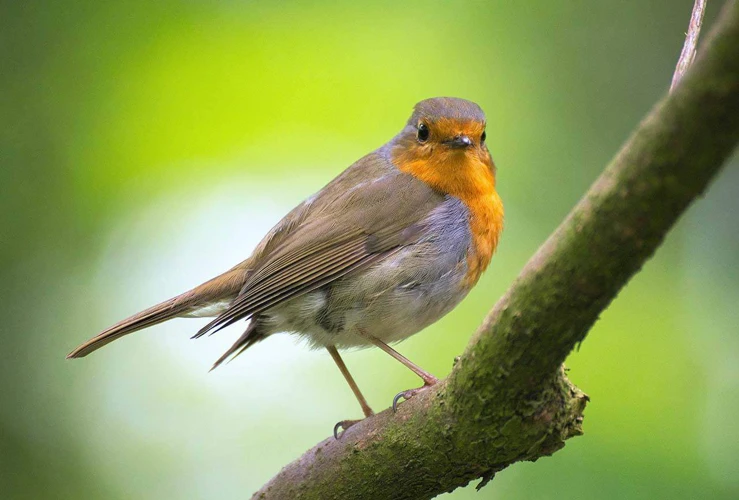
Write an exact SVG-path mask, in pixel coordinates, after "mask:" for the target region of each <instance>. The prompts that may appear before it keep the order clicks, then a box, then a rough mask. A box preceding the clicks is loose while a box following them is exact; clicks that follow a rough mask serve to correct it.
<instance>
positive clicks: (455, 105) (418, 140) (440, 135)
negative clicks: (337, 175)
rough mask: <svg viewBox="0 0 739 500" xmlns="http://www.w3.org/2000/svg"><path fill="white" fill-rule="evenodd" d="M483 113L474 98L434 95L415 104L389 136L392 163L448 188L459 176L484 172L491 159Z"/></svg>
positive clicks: (488, 169)
mask: <svg viewBox="0 0 739 500" xmlns="http://www.w3.org/2000/svg"><path fill="white" fill-rule="evenodd" d="M485 139H486V137H485V114H484V113H483V112H482V109H480V106H478V105H477V104H475V103H474V102H471V101H467V100H465V99H458V98H455V97H435V98H433V99H426V100H424V101H421V102H419V103H418V104H416V106H415V108H414V109H413V114H412V115H411V117H410V119H409V120H408V123H407V124H406V126H405V128H404V129H403V130H402V131H401V132H400V134H398V136H397V137H396V138H395V139H394V141H393V144H392V149H391V156H392V159H393V163H395V165H396V166H397V167H398V168H400V169H401V170H403V171H405V172H408V173H410V174H412V175H414V176H416V177H419V178H421V179H423V180H425V181H427V182H429V183H430V184H432V185H433V186H434V187H435V188H437V189H441V190H443V191H445V192H452V191H454V189H452V188H453V187H454V186H457V185H459V184H460V183H464V184H468V182H463V181H473V182H478V181H480V180H481V179H483V178H487V177H489V178H490V179H491V180H492V182H493V184H494V179H493V174H494V169H495V167H494V165H493V160H492V158H491V157H490V152H489V151H488V148H487V145H486V144H485Z"/></svg>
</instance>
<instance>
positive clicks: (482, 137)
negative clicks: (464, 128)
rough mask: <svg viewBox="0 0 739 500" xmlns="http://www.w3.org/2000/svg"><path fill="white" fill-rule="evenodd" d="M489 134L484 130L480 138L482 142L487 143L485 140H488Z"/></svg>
mask: <svg viewBox="0 0 739 500" xmlns="http://www.w3.org/2000/svg"><path fill="white" fill-rule="evenodd" d="M487 137H488V134H487V132H485V131H484V130H483V131H482V135H481V136H480V142H485V139H487Z"/></svg>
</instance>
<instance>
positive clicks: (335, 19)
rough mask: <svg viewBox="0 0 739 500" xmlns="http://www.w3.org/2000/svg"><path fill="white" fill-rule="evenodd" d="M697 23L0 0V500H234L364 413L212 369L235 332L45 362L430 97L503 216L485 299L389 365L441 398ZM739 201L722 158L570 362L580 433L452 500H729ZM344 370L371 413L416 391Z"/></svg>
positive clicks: (229, 245) (150, 340)
mask: <svg viewBox="0 0 739 500" xmlns="http://www.w3.org/2000/svg"><path fill="white" fill-rule="evenodd" d="M692 3H693V2H692V1H691V0H679V1H678V0H659V1H658V0H649V1H645V0H630V1H626V2H613V1H612V2H586V1H574V0H573V1H561V2H551V1H548V0H538V1H529V2H507V1H502V0H499V1H493V2H454V3H452V2H443V1H426V2H415V1H408V2H390V1H388V2H325V3H321V2H289V1H285V2H246V1H236V0H228V1H227V0H223V1H217V0H213V1H207V2H206V1H195V0H189V1H184V0H182V1H171V0H168V1H160V2H147V1H141V0H135V1H128V2H118V3H110V4H104V3H101V2H93V1H80V2H60V1H58V2H51V1H46V2H43V1H24V2H8V1H4V2H2V7H0V8H1V9H2V10H1V11H0V26H1V29H0V221H1V222H0V257H1V258H0V280H1V282H0V284H1V286H2V301H0V314H1V317H2V327H0V328H1V332H2V333H1V335H2V337H1V338H0V340H1V341H2V343H1V346H2V347H1V348H0V377H1V379H0V380H2V383H1V384H0V391H1V392H0V398H1V399H0V497H2V498H10V499H15V498H58V499H67V498H69V499H72V498H74V499H79V498H106V499H108V498H121V499H129V498H150V499H159V498H229V499H230V498H234V499H236V498H246V497H248V496H249V494H251V492H253V491H254V490H256V489H257V488H258V487H259V486H260V485H262V484H263V483H264V482H265V481H267V480H268V479H269V478H270V477H271V476H272V475H274V474H275V473H276V472H277V471H278V470H279V469H280V467H281V466H282V465H284V464H286V463H287V462H289V461H291V460H292V459H294V458H296V457H297V456H299V455H300V454H301V453H302V452H303V451H304V450H306V449H307V448H309V447H310V446H312V445H313V444H314V443H316V442H318V441H319V440H321V439H323V438H324V437H326V436H327V435H328V434H329V433H330V430H331V427H332V426H333V424H334V423H335V422H336V421H337V420H340V419H344V418H352V417H358V416H360V414H359V408H358V406H357V404H356V401H355V400H354V398H353V396H352V394H351V392H350V391H349V389H348V387H347V386H346V384H345V382H344V380H343V379H342V377H341V375H340V374H339V372H338V370H337V369H336V367H335V366H334V365H333V362H332V361H331V359H330V357H329V356H328V355H327V354H326V353H325V352H315V351H309V350H307V349H306V348H305V347H304V346H301V345H298V344H297V343H296V342H294V341H293V339H291V338H290V337H288V336H277V337H274V338H272V339H270V340H269V342H265V343H263V344H259V345H257V346H256V347H254V348H252V349H250V350H249V351H248V352H247V353H246V354H244V355H243V356H241V357H240V358H239V359H238V360H237V361H236V362H234V363H231V364H229V365H227V366H225V367H223V368H221V369H218V370H216V371H215V372H213V373H208V368H209V367H210V365H211V363H212V362H213V361H214V359H215V358H216V357H217V356H218V355H219V354H220V353H221V352H222V351H223V350H224V349H225V348H226V347H227V346H229V345H230V343H231V342H232V341H233V340H234V338H235V337H236V336H238V334H239V333H240V328H241V326H240V325H239V327H238V328H230V329H228V330H226V331H224V332H221V333H219V334H218V335H215V336H213V337H210V338H205V339H202V340H199V341H191V340H189V336H190V335H191V334H193V333H194V332H195V331H197V329H198V328H199V327H200V326H202V324H204V322H205V321H206V320H175V321H173V322H171V323H168V324H165V325H161V326H157V327H155V328H152V329H151V330H149V331H146V332H141V333H137V334H135V335H133V336H131V337H128V338H126V339H125V340H123V341H120V342H116V343H115V344H113V345H111V346H109V347H107V348H106V349H104V350H102V351H101V352H99V353H96V354H95V355H93V356H91V357H89V358H86V359H84V360H81V361H66V360H65V359H64V356H65V355H66V353H67V352H68V351H69V350H71V349H72V348H73V347H75V346H76V345H77V344H79V343H80V342H82V341H83V340H86V339H87V338H89V337H90V336H92V335H93V334H95V333H97V332H98V331H99V330H101V329H102V328H104V327H106V326H109V325H110V324H112V323H113V322H115V321H117V320H119V319H121V318H122V317H124V316H127V315H129V314H130V313H133V312H135V311H137V310H139V309H141V308H143V307H145V306H148V305H150V304H151V303H153V302H156V301H159V300H162V299H165V298H168V297H169V296H171V295H174V294H176V293H178V292H181V291H183V290H185V289H186V288H189V287H191V286H193V285H195V284H197V283H199V282H201V281H203V280H205V279H206V278H209V277H211V276H212V275H215V274H216V273H218V272H220V271H222V270H224V269H226V268H228V267H230V266H231V265H233V264H235V263H236V262H238V261H240V260H242V259H243V258H245V257H246V256H247V255H248V253H249V252H250V250H251V249H252V248H253V247H254V245H255V244H256V243H257V241H258V240H259V238H260V237H261V236H262V235H263V234H264V233H265V232H266V231H267V230H268V228H269V227H271V225H272V224H274V223H275V222H276V221H277V220H279V218H280V217H281V216H282V215H284V214H285V213H286V212H287V211H288V210H289V209H290V208H291V207H292V206H293V205H294V204H296V203H297V202H298V201H300V200H301V199H303V198H305V197H306V196H308V195H310V194H311V193H312V192H314V191H315V190H317V189H319V188H320V187H321V186H322V185H323V184H325V183H326V182H327V181H328V180H330V179H331V178H332V177H333V176H335V175H336V174H338V173H339V172H340V171H341V170H343V169H344V168H345V167H346V166H348V165H349V164H350V163H351V162H352V161H354V160H355V159H357V158H359V157H360V156H362V155H363V154H365V153H366V152H368V151H370V150H372V149H374V148H376V147H378V146H380V145H381V144H382V143H384V142H385V141H386V140H388V139H389V138H390V137H392V136H393V135H394V134H395V133H396V132H397V131H398V130H399V129H400V128H401V127H402V125H403V123H404V121H405V120H406V118H407V116H408V115H409V113H410V111H411V107H412V105H413V104H414V103H415V102H416V101H418V100H420V99H423V98H426V97H431V96H437V95H452V96H459V97H465V98H468V99H471V100H474V101H476V102H478V103H479V104H480V105H481V106H482V107H483V109H484V110H485V111H486V112H487V116H488V137H489V140H488V142H489V145H490V149H491V151H492V152H493V156H494V157H495V159H496V163H497V165H498V169H499V170H498V172H499V188H500V192H501V194H502V196H503V199H504V201H505V203H506V208H507V210H506V215H507V219H506V221H507V226H506V231H505V233H504V237H503V240H502V244H501V246H500V248H499V251H498V254H497V256H496V257H495V258H494V261H493V264H492V265H491V268H490V269H489V271H488V272H487V274H486V275H485V277H484V278H483V280H482V281H481V282H480V284H479V285H478V287H477V288H476V289H475V290H474V291H473V293H472V294H471V295H470V296H469V298H468V299H467V300H466V301H465V302H464V303H463V304H462V305H461V306H459V307H458V308H457V309H456V310H455V311H454V312H453V313H452V314H450V315H449V316H448V317H446V318H444V319H443V320H442V321H440V322H439V323H438V324H436V325H434V326H432V327H430V328H429V329H428V330H426V331H425V332H423V333H422V334H419V335H417V336H415V337H413V338H412V339H410V340H408V341H406V342H404V343H403V344H402V345H401V346H400V350H401V351H402V352H403V353H404V354H406V355H407V356H408V357H410V358H411V359H413V360H414V361H416V362H418V363H419V364H420V365H422V366H424V367H425V368H426V369H428V370H430V371H431V372H433V373H435V374H437V375H439V376H445V375H446V374H447V373H448V372H449V370H450V369H451V366H452V360H453V358H454V356H456V355H458V354H459V353H461V351H462V350H463V349H464V347H465V345H466V343H467V341H468V339H469V337H470V335H471V333H472V332H473V330H474V329H475V327H476V326H477V325H478V324H479V323H480V321H481V319H482V318H483V317H484V315H485V313H486V311H487V310H488V309H489V308H490V307H491V306H492V304H493V303H494V302H495V300H496V299H497V298H498V297H499V296H500V295H501V293H502V292H503V291H504V290H505V289H506V288H507V287H508V285H509V284H510V283H511V281H512V280H513V278H514V277H515V276H516V274H517V273H518V272H519V270H520V269H521V267H522V266H523V264H524V263H525V262H526V260H527V259H528V258H529V257H530V256H531V255H532V253H533V252H534V251H535V250H536V248H537V247H538V246H539V245H540V244H541V243H542V242H543V241H544V239H545V238H546V236H547V235H548V234H549V233H550V232H551V231H552V230H553V229H554V227H555V226H556V225H557V224H558V223H559V221H560V220H561V219H562V218H563V217H564V216H565V214H566V213H567V212H568V211H569V209H570V208H571V207H572V206H573V205H574V203H575V202H576V201H577V199H578V198H579V197H580V196H581V195H582V193H583V192H584V191H585V190H586V189H587V187H588V186H589V185H590V183H591V182H592V181H593V180H594V179H595V178H596V177H597V175H598V174H599V172H600V171H601V169H602V168H603V167H604V165H605V164H606V163H607V161H608V160H609V159H610V157H611V156H612V155H613V154H614V153H615V152H616V151H617V149H618V148H619V146H620V144H622V143H623V141H624V140H625V138H626V137H627V135H628V134H629V132H630V130H631V129H632V128H633V127H634V126H635V124H636V123H638V121H639V120H640V119H641V117H642V116H643V115H644V114H645V113H646V112H647V111H648V110H649V108H650V107H651V105H652V104H653V103H654V102H655V101H656V100H657V99H658V98H659V97H660V96H661V95H662V94H663V93H664V92H665V90H666V89H667V87H668V85H669V82H670V79H671V75H672V71H673V68H674V65H675V62H676V60H677V57H678V54H679V52H680V48H681V46H682V42H683V35H684V31H685V29H686V26H687V22H688V18H689V15H690V11H691V8H692ZM709 4H710V5H709V12H708V14H707V18H706V24H707V25H709V26H710V24H711V23H712V21H713V20H714V19H715V18H716V16H717V14H718V11H719V4H720V2H718V1H716V2H709ZM738 189H739V169H738V168H737V162H736V160H735V161H734V164H733V165H731V166H729V167H728V168H727V169H726V170H725V171H724V172H723V174H722V175H721V176H720V177H719V178H718V179H717V180H716V182H715V183H714V184H713V186H712V187H711V189H710V190H709V192H708V194H707V196H706V197H705V199H702V200H700V201H699V202H698V203H696V205H695V206H694V207H692V208H691V210H690V212H689V213H688V214H687V216H686V217H684V218H683V219H682V220H681V221H680V223H679V224H678V227H676V228H675V230H674V231H673V232H672V233H671V234H670V235H669V237H668V238H667V240H666V242H665V245H664V246H663V248H661V249H660V251H659V253H658V254H657V256H656V258H655V259H653V260H652V261H651V262H649V263H648V264H647V266H646V267H645V269H644V270H643V272H641V273H640V274H639V275H638V276H637V277H636V278H635V279H634V280H633V281H632V283H631V284H630V285H629V286H628V288H627V289H626V290H624V292H623V293H621V295H620V296H619V297H618V299H617V300H616V301H615V302H614V303H613V305H612V306H611V307H610V308H609V309H608V310H607V311H606V312H605V313H604V314H603V317H602V319H601V320H600V321H599V323H598V324H597V325H596V327H595V328H594V329H593V331H592V332H591V333H590V335H589V336H588V338H587V339H586V341H585V342H584V344H583V345H582V348H581V349H580V350H579V352H577V353H574V354H573V355H572V356H570V359H569V361H568V365H569V366H570V368H571V371H570V376H571V378H572V379H573V381H574V382H576V383H577V384H578V385H579V386H580V387H581V388H582V389H583V390H585V391H586V392H587V393H588V394H589V395H590V396H591V398H592V403H591V404H590V406H589V407H588V409H587V412H586V420H585V436H584V437H581V438H577V439H574V440H571V441H570V442H568V444H567V446H566V447H565V448H564V449H563V450H562V451H561V452H559V453H557V454H556V455H554V456H553V457H551V458H547V459H543V460H540V461H539V462H538V463H536V464H529V463H526V464H516V465H515V466H513V467H511V468H509V469H507V470H505V471H503V472H502V473H500V474H499V475H498V476H497V477H496V479H495V480H494V481H493V482H492V483H491V484H490V485H489V486H487V487H486V488H484V489H483V490H482V491H481V492H480V493H476V492H475V491H474V488H473V487H472V486H470V487H468V488H465V489H460V490H457V491H456V492H454V493H453V494H451V495H448V496H446V497H445V498H454V499H463V498H506V499H529V498H530V499H539V498H572V499H589V498H595V497H598V498H685V499H688V498H690V499H692V498H737V497H739V467H738V464H739V459H737V456H739V426H737V424H736V421H737V417H736V416H737V414H739V363H738V362H737V360H738V359H739V335H737V325H739V308H737V304H739V271H738V270H739V223H737V218H736V214H737V213H739V196H737V194H736V193H737V190H738ZM346 360H347V363H348V364H349V367H350V369H351V370H352V371H353V373H354V375H355V377H356V378H357V379H358V382H359V384H360V386H361V387H362V388H363V389H364V391H365V392H366V395H367V396H368V398H369V400H370V402H371V404H372V405H373V406H374V407H375V408H377V409H381V408H383V407H387V406H388V405H389V403H390V401H391V398H392V397H393V395H394V394H395V393H396V392H398V391H399V390H401V389H405V388H407V387H411V386H413V385H414V384H416V383H417V380H415V377H414V376H413V375H412V374H411V373H410V372H408V371H407V370H406V369H405V368H403V367H402V366H401V365H400V364H398V363H396V362H395V361H393V360H392V359H390V358H389V357H388V356H386V355H384V354H383V353H381V352H375V351H371V350H367V351H360V352H354V353H349V354H347V355H346Z"/></svg>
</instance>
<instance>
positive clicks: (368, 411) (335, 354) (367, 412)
mask: <svg viewBox="0 0 739 500" xmlns="http://www.w3.org/2000/svg"><path fill="white" fill-rule="evenodd" d="M326 350H327V351H328V352H329V354H331V357H332V358H334V362H336V366H338V367H339V370H340V371H341V374H342V375H344V378H345V379H346V381H347V383H348V384H349V387H351V389H352V392H353V393H354V396H356V398H357V401H359V406H361V407H362V412H364V416H365V418H366V417H369V416H371V415H374V414H375V412H373V411H372V408H370V406H369V404H367V400H366V399H364V395H363V394H362V391H360V390H359V386H358V385H357V383H356V382H355V381H354V377H352V374H351V373H349V369H348V368H347V367H346V364H345V363H344V360H343V359H341V356H340V355H339V351H338V350H337V349H336V347H335V346H327V347H326ZM357 422H359V420H342V421H341V422H338V423H337V424H336V425H335V426H334V437H335V438H336V439H339V429H344V430H346V429H348V428H349V427H351V426H352V425H354V424H356V423H357Z"/></svg>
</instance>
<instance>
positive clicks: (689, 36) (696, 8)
mask: <svg viewBox="0 0 739 500" xmlns="http://www.w3.org/2000/svg"><path fill="white" fill-rule="evenodd" d="M705 12H706V0H695V4H694V5H693V14H691V16H690V26H688V32H687V33H686V34H685V44H684V45H683V51H682V52H681V53H680V59H678V61H677V67H675V73H674V74H673V75H672V85H670V92H672V90H673V89H674V88H675V87H676V86H677V84H678V82H679V81H680V79H681V78H682V77H683V75H684V74H685V72H686V71H688V68H689V67H690V65H691V64H693V59H694V58H695V50H696V47H697V46H698V36H700V33H701V25H702V24H703V14H705Z"/></svg>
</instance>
